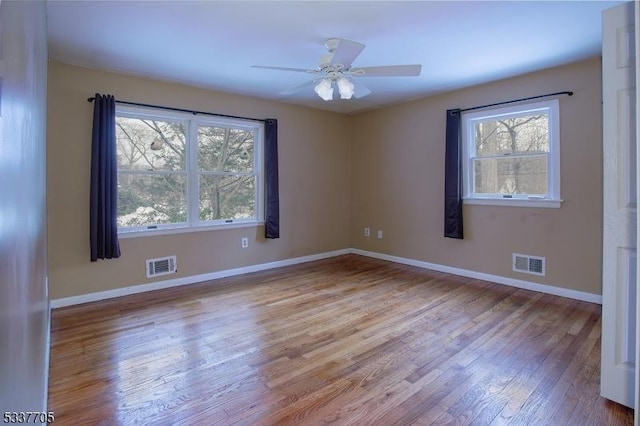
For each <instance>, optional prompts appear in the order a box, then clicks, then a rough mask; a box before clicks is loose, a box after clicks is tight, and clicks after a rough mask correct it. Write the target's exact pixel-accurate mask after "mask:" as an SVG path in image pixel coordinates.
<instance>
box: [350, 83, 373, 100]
mask: <svg viewBox="0 0 640 426" xmlns="http://www.w3.org/2000/svg"><path fill="white" fill-rule="evenodd" d="M350 81H351V82H352V83H353V90H354V92H353V97H354V98H356V99H360V98H364V97H365V96H367V95H368V94H369V93H371V90H369V88H368V87H367V86H365V85H364V84H362V83H361V82H359V81H358V80H356V79H355V78H352V79H350Z"/></svg>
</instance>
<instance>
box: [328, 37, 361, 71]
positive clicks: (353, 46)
mask: <svg viewBox="0 0 640 426" xmlns="http://www.w3.org/2000/svg"><path fill="white" fill-rule="evenodd" d="M364 48H365V45H364V44H362V43H358V42H357V41H351V40H345V39H339V41H338V46H337V47H336V50H335V52H333V57H332V58H331V65H336V64H342V65H344V67H345V68H349V67H350V66H351V63H352V62H353V60H354V59H356V58H357V57H358V55H359V54H360V52H362V49H364Z"/></svg>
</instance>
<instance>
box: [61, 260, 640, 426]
mask: <svg viewBox="0 0 640 426" xmlns="http://www.w3.org/2000/svg"><path fill="white" fill-rule="evenodd" d="M600 316H601V309H600V306H599V305H595V304H590V303H585V302H579V301H575V300H571V299H565V298H561V297H556V296H550V295H545V294H541V293H535V292H531V291H526V290H519V289H516V288H512V287H507V286H501V285H497V284H492V283H489V282H484V281H479V280H474V279H470V278H464V277H458V276H453V275H447V274H444V273H439V272H433V271H426V270H423V269H419V268H414V267H410V266H405V265H399V264H394V263H389V262H385V261H381V260H376V259H369V258H365V257H360V256H356V255H346V256H340V257H337V258H332V259H326V260H322V261H318V262H313V263H307V264H302V265H296V266H291V267H286V268H281V269H277V270H270V271H265V272H259V273H253V274H249V275H244V276H238V277H233V278H228V279H221V280H217V281H215V282H209V283H204V284H199V285H192V286H186V287H182V288H174V289H168V290H161V291H156V292H152V293H144V294H138V295H134V296H127V297H123V298H119V299H112V300H109V301H104V302H97V303H91V304H86V305H81V306H76V307H69V308H63V309H57V310H55V311H54V312H53V315H52V347H51V366H50V386H49V410H52V411H54V412H55V416H56V421H55V423H56V424H62V425H90V424H104V425H118V424H153V425H213V424H222V425H228V424H246V425H254V424H260V425H268V424H278V425H284V424H296V425H301V424H304V425H317V424H324V423H335V424H340V425H343V424H344V425H346V424H354V425H372V424H375V425H393V424H398V425H409V424H415V425H430V424H447V425H448V424H461V425H502V424H513V425H622V424H632V423H633V411H632V410H630V409H628V408H626V407H623V406H621V405H618V404H615V403H611V402H609V401H607V400H605V399H603V398H601V397H600V396H599V380H600V330H601V322H600V321H601V318H600Z"/></svg>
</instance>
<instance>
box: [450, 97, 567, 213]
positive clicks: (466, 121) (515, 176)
mask: <svg viewBox="0 0 640 426" xmlns="http://www.w3.org/2000/svg"><path fill="white" fill-rule="evenodd" d="M462 129H463V130H462V131H463V134H462V140H463V179H464V180H463V185H464V197H463V198H464V200H465V203H470V204H500V205H516V206H532V207H559V206H560V202H561V200H560V149H559V148H560V147H559V140H558V136H559V130H558V129H559V121H558V101H557V100H551V101H546V102H538V103H535V104H526V105H519V106H515V107H513V106H512V107H506V108H496V109H491V110H483V111H481V112H474V113H467V114H463V116H462Z"/></svg>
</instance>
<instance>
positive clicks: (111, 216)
mask: <svg viewBox="0 0 640 426" xmlns="http://www.w3.org/2000/svg"><path fill="white" fill-rule="evenodd" d="M89 199H90V201H89V202H90V209H89V210H90V213H89V214H90V241H91V261H92V262H95V261H96V260H98V259H115V258H118V257H120V243H119V242H118V224H117V219H118V162H117V153H116V100H115V98H114V97H113V96H111V95H99V94H97V93H96V96H95V99H94V101H93V134H92V139H91V190H90V195H89Z"/></svg>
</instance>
